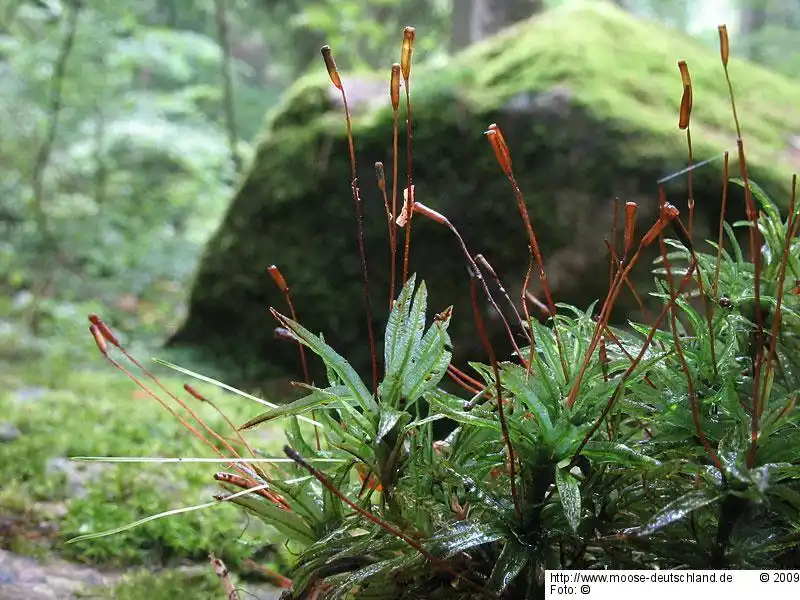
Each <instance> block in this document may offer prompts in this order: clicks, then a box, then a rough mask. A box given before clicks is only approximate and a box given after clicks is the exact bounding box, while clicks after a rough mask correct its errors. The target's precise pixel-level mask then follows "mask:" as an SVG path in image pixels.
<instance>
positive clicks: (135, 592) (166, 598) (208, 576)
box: [86, 566, 224, 600]
mask: <svg viewBox="0 0 800 600" xmlns="http://www.w3.org/2000/svg"><path fill="white" fill-rule="evenodd" d="M187 593H191V598H192V600H217V599H218V598H220V597H221V596H223V595H224V594H223V593H222V586H221V585H220V582H219V580H218V579H217V577H216V576H215V575H214V573H213V570H212V569H211V567H210V566H209V567H208V569H206V570H205V571H201V572H194V571H192V572H187V571H179V570H167V571H161V572H157V573H151V572H148V571H144V570H143V571H138V572H134V573H131V574H129V575H126V576H125V577H123V578H122V580H121V581H120V582H119V583H117V584H116V585H115V586H114V587H113V588H103V589H98V590H90V591H88V592H87V593H86V597H87V598H98V597H99V598H107V599H108V600H112V599H113V600H142V599H143V598H147V600H173V599H174V598H186V597H188V596H187Z"/></svg>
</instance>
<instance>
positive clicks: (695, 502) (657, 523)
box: [625, 489, 723, 537]
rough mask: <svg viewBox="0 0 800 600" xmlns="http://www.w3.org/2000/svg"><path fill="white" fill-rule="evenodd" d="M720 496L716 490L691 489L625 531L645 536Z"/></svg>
mask: <svg viewBox="0 0 800 600" xmlns="http://www.w3.org/2000/svg"><path fill="white" fill-rule="evenodd" d="M722 496H723V494H721V493H720V492H717V491H716V490H707V489H702V490H692V491H691V492H688V493H686V494H684V495H683V496H681V497H680V498H677V499H676V500H673V501H672V502H670V503H669V504H667V505H666V506H665V507H664V508H662V509H661V510H660V511H658V513H656V515H655V517H653V519H652V520H651V521H650V522H649V523H647V524H645V525H642V526H641V527H632V528H630V529H626V530H625V533H626V534H628V535H633V536H637V537H646V536H649V535H652V534H654V533H655V532H656V531H658V530H660V529H663V528H664V527H666V526H667V525H670V524H671V523H674V522H676V521H680V520H681V519H683V518H684V517H685V516H686V515H688V514H689V513H691V512H692V511H694V510H697V509H698V508H702V507H704V506H708V505H709V504H713V503H714V502H716V501H717V500H719V499H720V498H722Z"/></svg>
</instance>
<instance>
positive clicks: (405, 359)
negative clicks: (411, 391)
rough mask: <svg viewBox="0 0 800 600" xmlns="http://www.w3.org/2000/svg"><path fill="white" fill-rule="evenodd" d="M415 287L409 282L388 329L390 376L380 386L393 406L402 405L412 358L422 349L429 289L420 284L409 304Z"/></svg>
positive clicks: (388, 365)
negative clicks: (420, 347) (405, 380)
mask: <svg viewBox="0 0 800 600" xmlns="http://www.w3.org/2000/svg"><path fill="white" fill-rule="evenodd" d="M413 283H414V280H413V278H409V280H408V283H407V284H406V287H405V288H403V291H402V292H401V294H400V297H399V298H398V300H397V302H396V303H395V305H394V307H393V308H392V313H391V315H390V316H389V323H388V324H387V327H386V342H385V343H386V346H387V348H386V349H385V350H384V355H385V356H386V375H385V377H384V379H383V381H382V382H381V385H380V396H381V399H382V400H383V401H384V402H386V403H388V404H390V405H392V406H397V405H398V404H399V403H400V396H401V395H402V392H403V384H404V379H405V375H406V371H407V369H408V368H409V364H410V363H411V361H412V358H413V357H415V356H418V355H419V345H420V342H421V340H422V334H423V332H424V330H425V309H426V308H427V304H428V292H427V288H426V287H425V282H424V281H422V282H420V284H419V287H418V288H417V291H416V292H415V293H414V298H413V300H411V301H409V294H410V293H411V290H412V289H413ZM389 346H391V347H389Z"/></svg>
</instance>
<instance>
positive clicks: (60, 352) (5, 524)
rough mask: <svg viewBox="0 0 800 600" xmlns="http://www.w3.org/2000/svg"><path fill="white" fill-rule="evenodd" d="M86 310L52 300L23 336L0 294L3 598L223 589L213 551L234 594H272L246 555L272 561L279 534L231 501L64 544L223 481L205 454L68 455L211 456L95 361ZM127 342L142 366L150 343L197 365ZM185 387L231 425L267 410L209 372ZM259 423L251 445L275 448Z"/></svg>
mask: <svg viewBox="0 0 800 600" xmlns="http://www.w3.org/2000/svg"><path fill="white" fill-rule="evenodd" d="M91 308H92V307H86V306H73V305H66V304H65V305H62V306H61V307H60V309H59V310H60V311H61V313H60V316H58V318H55V319H51V321H52V322H51V323H50V326H49V328H48V329H47V331H46V332H45V333H41V332H40V334H39V335H32V334H31V333H30V331H29V329H28V327H27V324H26V323H24V322H23V319H21V318H19V317H20V313H19V311H16V310H15V309H14V307H13V306H11V305H10V304H9V305H8V306H0V600H16V599H21V598H25V599H26V600H30V599H33V600H50V599H58V600H68V599H71V598H76V599H77V598H98V599H102V598H117V599H121V600H139V599H143V598H147V600H161V599H162V598H163V599H165V600H166V599H167V598H170V599H171V598H179V597H180V598H192V600H205V599H209V600H211V599H214V600H217V599H219V598H222V597H224V592H223V590H222V587H221V585H220V582H219V581H218V580H217V578H216V575H215V574H214V571H213V569H212V567H211V565H210V564H209V562H208V555H209V553H212V552H213V553H214V554H215V555H217V556H219V557H221V558H222V559H223V560H224V561H225V562H226V564H227V565H228V566H229V568H230V569H231V572H232V575H233V578H234V581H235V582H236V584H237V585H238V587H239V588H240V589H241V590H243V593H242V597H248V598H253V597H256V598H262V599H264V600H266V599H271V598H276V597H277V595H278V590H276V589H275V588H271V587H270V586H269V585H266V584H265V581H264V579H263V578H261V579H259V574H258V573H257V572H255V571H254V570H253V569H252V568H248V566H247V565H248V564H252V563H249V562H248V561H249V560H253V561H254V562H255V563H256V564H259V565H266V566H269V567H271V568H275V569H281V567H282V565H283V562H282V561H283V560H284V558H283V555H282V554H281V549H280V544H279V543H278V544H275V545H273V543H271V542H276V541H277V542H279V541H280V540H276V539H275V537H274V534H272V533H271V532H270V531H268V530H267V529H266V527H265V526H263V524H262V523H260V522H259V521H257V520H256V519H249V518H247V516H246V515H245V514H243V512H242V511H241V510H239V509H238V508H237V507H234V506H228V505H219V506H214V507H212V508H209V509H204V510H201V511H192V512H187V513H183V514H179V515H174V516H169V517H166V518H160V519H156V520H154V521H150V522H148V523H145V524H143V525H140V526H138V527H135V528H132V529H128V530H125V531H122V532H120V533H116V534H114V535H109V536H106V537H100V538H97V539H92V540H88V541H84V542H79V543H69V540H70V539H71V538H74V537H76V536H78V535H82V534H86V533H95V532H102V531H106V530H109V529H114V528H118V527H121V526H124V525H127V524H129V523H132V522H134V521H137V520H139V519H142V518H144V517H148V516H150V515H154V514H157V513H160V512H163V511H167V510H171V509H175V508H181V507H187V506H192V505H196V504H202V503H206V502H209V501H210V500H211V496H212V495H213V494H214V493H216V492H218V491H219V488H218V487H217V486H216V484H215V482H214V481H213V478H212V475H213V473H214V472H216V471H219V470H224V467H223V466H222V465H213V464H197V463H194V464H180V465H178V464H152V463H149V464H141V463H134V464H109V463H101V462H76V461H73V460H71V459H72V458H73V457H76V456H100V457H109V456H134V457H152V456H162V457H171V456H180V457H187V456H209V451H208V449H207V448H206V447H205V446H203V445H202V444H200V442H198V441H197V440H195V439H194V438H193V437H192V436H191V435H190V434H189V433H188V432H187V431H186V430H185V429H183V427H182V426H181V425H180V423H178V422H177V421H176V420H175V418H174V417H172V415H170V414H169V413H168V412H167V411H165V410H164V409H163V408H162V407H160V406H159V405H158V404H157V402H156V401H155V400H153V399H152V398H150V397H149V396H148V395H147V393H145V392H144V391H142V390H140V389H139V388H137V387H136V385H135V384H134V383H132V382H131V381H130V380H129V379H128V378H127V377H126V376H125V375H123V374H122V373H120V372H119V371H117V370H115V369H114V368H113V367H112V366H111V365H109V364H108V363H107V362H105V361H104V360H103V359H102V357H101V355H100V354H99V352H97V348H96V347H95V344H94V342H93V340H92V338H91V336H90V335H89V332H88V331H87V327H88V322H87V321H86V314H85V313H83V314H81V313H82V311H83V310H84V309H89V310H87V312H90V311H91V310H90V309H91ZM51 316H52V315H51ZM53 323H55V325H53ZM134 346H135V350H134V351H135V354H136V355H137V356H138V358H139V359H140V360H141V362H142V363H144V364H146V365H147V366H148V367H149V366H150V365H149V364H148V362H149V358H150V357H151V356H153V355H154V354H155V355H157V356H160V357H163V358H166V359H168V360H171V361H172V362H176V363H178V364H182V365H185V366H187V367H189V368H193V369H194V368H198V367H197V366H196V365H192V364H187V363H185V362H183V360H182V358H181V357H180V356H170V355H167V354H165V353H164V352H162V351H161V350H160V349H157V344H156V343H154V340H153V339H151V340H150V342H149V343H148V342H147V341H142V342H141V343H138V344H134ZM153 370H154V371H156V372H157V374H158V375H159V377H160V378H161V377H162V376H163V379H162V380H163V382H164V384H165V385H166V386H167V387H168V388H169V389H170V390H171V391H173V392H174V393H176V394H178V393H179V392H182V390H181V388H182V386H183V384H184V383H186V382H188V379H187V378H182V377H175V376H174V375H175V374H171V373H172V372H171V371H169V370H168V369H165V368H161V367H159V368H157V367H156V366H153ZM198 370H199V368H198ZM193 385H195V387H196V388H197V389H199V390H201V391H202V393H203V394H204V395H206V396H207V397H209V398H210V399H212V400H213V401H214V402H215V403H216V404H217V405H218V406H220V407H221V408H222V409H223V410H224V411H225V412H226V414H227V415H228V416H229V417H230V418H231V420H232V421H233V422H234V423H241V422H244V420H246V419H247V418H249V417H252V416H253V415H254V414H257V413H258V412H260V411H261V409H262V408H263V407H261V406H260V405H258V404H256V403H251V402H250V401H248V400H245V399H243V398H241V397H238V396H236V395H232V394H229V393H224V392H221V391H220V390H218V389H216V388H215V387H213V386H210V385H207V384H203V383H200V382H194V383H193ZM248 391H249V392H252V393H258V392H259V390H248ZM194 402H195V403H196V404H195V405H194V406H193V408H194V409H195V410H196V411H197V412H198V413H199V414H200V415H201V416H202V417H203V419H204V420H207V422H208V423H209V425H211V426H212V427H214V429H215V430H217V431H222V432H224V431H225V430H226V428H227V427H228V426H227V425H226V424H225V422H224V420H223V419H222V418H221V417H220V416H219V415H218V414H217V413H216V412H214V411H213V409H211V407H209V406H208V405H205V404H203V405H201V404H200V403H199V402H197V401H194ZM228 429H229V428H228ZM255 433H256V435H257V438H251V441H253V442H254V445H255V446H256V447H258V448H259V449H261V450H263V451H264V452H265V453H266V454H268V455H269V454H271V453H279V448H280V446H281V444H282V443H283V441H284V436H283V432H282V430H281V429H280V426H275V427H272V428H269V427H267V428H263V429H260V430H256V432H255ZM211 511H213V512H214V514H213V515H211V514H210V512H211ZM244 591H247V592H249V593H244Z"/></svg>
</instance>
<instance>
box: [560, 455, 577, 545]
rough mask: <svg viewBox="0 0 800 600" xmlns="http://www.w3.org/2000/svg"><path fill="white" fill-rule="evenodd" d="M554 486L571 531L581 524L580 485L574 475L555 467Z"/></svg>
mask: <svg viewBox="0 0 800 600" xmlns="http://www.w3.org/2000/svg"><path fill="white" fill-rule="evenodd" d="M556 487H557V488H558V497H559V498H560V499H561V507H562V508H563V509H564V516H565V517H567V522H568V523H569V525H570V527H572V530H573V531H577V530H578V526H579V525H580V524H581V487H580V483H579V482H578V480H577V479H576V477H575V476H574V475H573V474H572V473H570V472H569V471H567V470H565V469H556Z"/></svg>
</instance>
